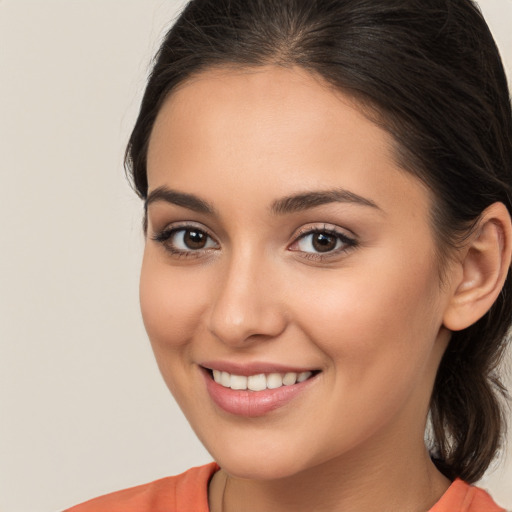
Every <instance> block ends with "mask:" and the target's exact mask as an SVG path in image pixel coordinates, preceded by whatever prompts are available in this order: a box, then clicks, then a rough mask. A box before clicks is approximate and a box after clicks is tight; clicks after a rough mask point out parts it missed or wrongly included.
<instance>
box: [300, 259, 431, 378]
mask: <svg viewBox="0 0 512 512" xmlns="http://www.w3.org/2000/svg"><path fill="white" fill-rule="evenodd" d="M378 260H380V261H383V262H384V261H385V258H384V257H382V258H379V259H378ZM374 263H375V262H374ZM362 269H363V270H361V271H358V270H357V269H348V270H347V272H346V275H345V276H341V275H340V276H337V277H335V278H333V276H332V275H326V276H325V277H324V278H322V281H321V282H318V281H317V282H316V283H315V286H314V287H313V286H311V287H309V289H310V290H314V291H313V292H312V293H311V294H308V299H307V300H302V301H301V304H300V306H299V307H300V313H299V314H298V315H297V316H298V317H299V318H300V319H301V322H302V329H303V330H304V331H307V332H308V335H309V337H310V339H312V340H314V341H315V343H316V344H317V345H319V347H320V348H321V349H322V351H324V352H325V353H326V354H327V355H328V356H329V358H330V359H331V362H332V363H334V364H336V365H338V366H342V367H343V372H342V378H347V381H350V382H361V381H362V380H364V379H376V380H379V381H381V382H384V381H386V382H388V383H389V384H392V383H393V382H394V381H396V380H397V379H401V378H402V377H403V378H412V376H413V374H414V372H418V371H419V370H420V369H421V367H422V366H424V365H425V364H426V361H427V360H428V356H429V353H430V351H431V349H432V346H433V344H434V342H435V340H436V335H437V333H438V330H439V327H440V320H441V315H440V313H439V312H440V308H439V306H438V304H437V299H436V297H437V295H438V294H437V288H436V287H437V276H436V273H435V270H434V269H431V264H430V262H429V261H427V260H425V262H424V266H422V265H421V264H420V265H417V266H415V268H414V269H410V271H408V270H407V269H404V267H403V265H398V264H394V265H389V264H388V265H385V266H384V265H383V266H382V267H381V268H379V265H376V264H374V265H372V266H366V265H364V266H362ZM369 269H370V270H369ZM399 368H401V369H402V370H401V372H402V373H403V375H402V377H401V376H400V375H398V369H399ZM405 373H407V375H404V374H405Z"/></svg>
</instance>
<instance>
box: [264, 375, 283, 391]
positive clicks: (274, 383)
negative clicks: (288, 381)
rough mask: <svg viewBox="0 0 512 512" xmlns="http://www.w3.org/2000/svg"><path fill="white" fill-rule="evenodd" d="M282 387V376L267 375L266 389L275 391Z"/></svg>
mask: <svg viewBox="0 0 512 512" xmlns="http://www.w3.org/2000/svg"><path fill="white" fill-rule="evenodd" d="M282 385H283V376H282V375H281V374H280V373H271V374H270V375H267V388H268V389H276V388H280V387H281V386H282Z"/></svg>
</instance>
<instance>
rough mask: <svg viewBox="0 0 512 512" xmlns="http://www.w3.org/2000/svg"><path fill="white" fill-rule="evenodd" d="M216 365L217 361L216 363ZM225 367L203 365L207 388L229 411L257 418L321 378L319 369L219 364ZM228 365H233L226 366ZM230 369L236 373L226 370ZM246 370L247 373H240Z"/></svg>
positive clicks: (213, 398)
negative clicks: (294, 369)
mask: <svg viewBox="0 0 512 512" xmlns="http://www.w3.org/2000/svg"><path fill="white" fill-rule="evenodd" d="M215 366H217V365H215ZM218 366H224V367H225V368H223V369H220V368H215V369H212V368H208V367H206V366H203V367H202V372H201V373H202V374H203V377H204V379H205V384H206V390H207V392H208V395H209V396H210V399H211V400H212V401H213V403H214V404H215V405H216V406H217V407H219V408H220V409H222V410H223V411H224V412H225V413H229V414H230V415H235V416H239V417H240V416H242V417H248V418H254V417H257V416H264V415H266V414H268V413H270V412H272V411H276V410H277V409H281V408H283V407H284V406H285V405H287V404H288V403H290V402H291V401H292V400H295V399H296V398H297V397H299V396H300V395H302V394H303V393H306V392H307V390H308V389H309V388H310V387H311V386H314V383H315V382H316V381H317V380H318V379H317V378H316V377H317V376H318V374H320V373H321V372H320V371H319V370H306V369H301V370H297V371H291V369H286V370H285V369H284V368H283V369H282V370H284V371H281V372H279V371H276V370H278V368H272V369H271V368H264V365H263V366H262V365H256V367H254V368H252V371H250V370H249V369H248V368H247V367H245V368H239V369H238V371H237V367H236V366H235V365H226V364H222V365H218ZM226 366H233V367H232V368H226ZM228 369H230V370H231V371H232V372H233V373H231V372H228V371H226V370H228ZM241 373H245V375H241Z"/></svg>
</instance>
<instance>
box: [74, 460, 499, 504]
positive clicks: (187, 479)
mask: <svg viewBox="0 0 512 512" xmlns="http://www.w3.org/2000/svg"><path fill="white" fill-rule="evenodd" d="M218 469H219V467H218V466H217V464H215V463H214V462H212V463H211V464H207V465H206V466H201V467H198V468H192V469H189V470H188V471H186V472H185V473H182V474H181V475H178V476H171V477H168V478H162V479H161V480H156V481H155V482H151V483H149V484H146V485H139V486H138V487H132V488H130V489H125V490H124V491H118V492H114V493H112V494H107V495H106V496H101V497H99V498H95V499H93V500H91V501H87V502H86V503H83V504H82V505H77V506H76V507H72V508H70V509H67V510H65V511H64V512H208V494H207V493H208V482H209V480H210V478H211V476H212V475H213V474H214V473H215V471H217V470H218ZM430 512H505V510H504V509H502V508H500V507H498V505H496V504H495V503H494V501H493V500H492V498H491V497H490V496H489V495H488V494H487V493H486V492H485V491H484V490H482V489H479V488H477V487H473V486H471V485H469V484H466V483H465V482H463V481H462V480H455V481H454V482H453V483H452V485H451V486H450V488H449V489H448V490H447V491H446V493H445V494H444V495H443V496H442V497H441V499H440V500H439V501H438V502H437V503H436V504H435V505H434V507H433V508H432V509H430Z"/></svg>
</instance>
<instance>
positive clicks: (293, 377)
mask: <svg viewBox="0 0 512 512" xmlns="http://www.w3.org/2000/svg"><path fill="white" fill-rule="evenodd" d="M296 382H297V374H296V373H295V372H288V373H287V374H285V376H284V377H283V384H284V385H285V386H293V384H295V383H296Z"/></svg>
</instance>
